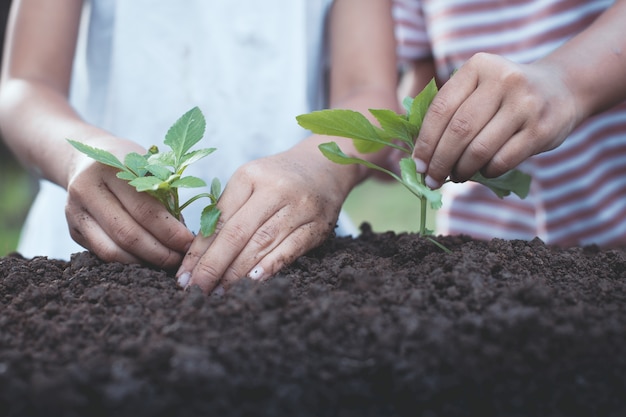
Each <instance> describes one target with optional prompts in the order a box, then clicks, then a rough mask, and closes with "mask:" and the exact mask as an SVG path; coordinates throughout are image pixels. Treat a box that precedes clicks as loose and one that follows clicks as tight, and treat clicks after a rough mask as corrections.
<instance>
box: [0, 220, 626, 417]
mask: <svg viewBox="0 0 626 417" xmlns="http://www.w3.org/2000/svg"><path fill="white" fill-rule="evenodd" d="M363 232H364V233H363V235H362V236H360V237H359V238H357V239H349V238H333V239H330V240H329V241H328V242H326V243H325V244H324V245H323V246H321V247H320V248H318V249H316V250H314V251H312V252H310V253H309V254H307V255H306V256H303V257H301V258H299V259H298V260H297V261H296V262H295V263H294V264H293V265H291V266H290V267H288V268H286V269H285V270H284V271H283V272H282V273H280V274H279V275H278V276H276V277H274V278H273V279H271V280H269V281H267V282H265V283H255V282H252V281H250V280H247V279H244V280H241V281H240V282H239V283H238V284H236V285H235V286H234V287H233V288H232V289H231V290H230V291H228V292H227V293H226V294H225V295H224V296H222V297H216V296H208V297H207V296H204V295H203V294H201V293H200V291H199V290H198V289H197V288H192V289H191V290H189V291H182V290H179V289H178V288H177V286H176V283H175V279H174V278H173V277H172V276H171V274H170V275H168V274H166V273H165V272H162V271H155V270H151V269H148V268H143V267H140V266H127V265H121V264H117V263H110V264H104V263H102V262H100V261H98V260H97V259H96V258H94V257H93V256H91V255H90V254H89V253H87V252H85V253H79V254H76V255H74V256H73V258H72V260H71V262H62V261H55V260H48V259H46V258H34V259H30V260H29V259H23V258H22V257H20V256H19V255H17V254H15V255H11V256H7V257H5V258H1V259H0V300H1V301H0V302H1V305H0V309H1V311H0V415H2V416H34V415H41V416H85V415H95V416H143V415H151V416H174V415H176V416H187V415H205V416H210V415H212V416H254V415H269V416H424V417H427V416H428V417H434V416H480V417H488V416H506V417H516V416H534V417H549V416H585V417H592V416H603V417H609V416H615V417H617V416H624V415H626V400H624V397H623V395H624V392H625V390H626V255H625V253H624V252H623V251H621V250H605V251H601V250H599V249H597V248H594V247H588V248H572V249H566V250H565V249H557V248H552V247H548V246H546V245H544V244H543V243H542V242H541V241H539V240H535V241H532V242H523V241H503V240H493V241H490V242H477V241H472V240H470V239H467V238H462V237H458V238H452V237H447V238H441V239H440V241H441V242H442V243H444V244H445V245H446V246H448V247H449V248H450V249H452V250H453V252H452V253H450V254H446V253H443V252H442V251H441V250H440V249H438V248H437V247H435V246H434V245H433V244H432V243H430V242H428V241H426V240H423V239H421V238H418V237H417V236H415V235H412V234H399V235H396V234H393V233H386V234H374V233H371V231H370V230H369V229H368V227H367V225H364V226H363Z"/></svg>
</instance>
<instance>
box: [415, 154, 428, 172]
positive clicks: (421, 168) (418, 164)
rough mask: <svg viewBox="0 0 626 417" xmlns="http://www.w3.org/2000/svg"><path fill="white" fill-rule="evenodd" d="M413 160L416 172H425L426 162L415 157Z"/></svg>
mask: <svg viewBox="0 0 626 417" xmlns="http://www.w3.org/2000/svg"><path fill="white" fill-rule="evenodd" d="M413 161H414V162H415V170H416V171H417V172H419V173H420V174H424V173H426V162H424V161H422V160H421V159H417V158H413Z"/></svg>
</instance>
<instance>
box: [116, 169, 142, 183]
mask: <svg viewBox="0 0 626 417" xmlns="http://www.w3.org/2000/svg"><path fill="white" fill-rule="evenodd" d="M115 176H116V177H117V178H119V179H121V180H124V181H132V180H134V179H135V178H139V177H137V175H135V173H134V172H130V171H119V172H118V173H117V174H115Z"/></svg>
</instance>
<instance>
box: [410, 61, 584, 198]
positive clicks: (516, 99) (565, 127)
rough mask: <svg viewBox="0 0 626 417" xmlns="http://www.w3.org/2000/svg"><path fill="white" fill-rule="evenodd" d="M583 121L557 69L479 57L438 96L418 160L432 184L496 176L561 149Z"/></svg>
mask: <svg viewBox="0 0 626 417" xmlns="http://www.w3.org/2000/svg"><path fill="white" fill-rule="evenodd" d="M580 121H581V112H580V111H579V110H578V109H577V108H576V101H575V100H574V98H573V96H572V92H571V91H570V90H569V89H568V86H567V85H566V84H565V83H564V82H563V80H562V76H561V75H560V73H559V72H558V71H555V69H554V68H553V67H551V66H549V65H545V64H543V63H541V62H538V63H534V64H530V65H520V64H516V63H513V62H511V61H508V60H507V59H505V58H502V57H499V56H496V55H490V54H477V55H474V57H472V58H471V59H470V60H468V61H467V62H466V63H465V64H464V65H463V66H462V67H461V68H460V69H459V70H458V71H457V72H456V73H455V74H454V76H453V77H451V78H450V80H449V81H447V82H446V84H444V86H443V87H442V88H441V91H440V92H439V94H437V96H436V97H435V98H434V100H433V103H432V105H431V106H430V108H429V110H428V111H427V112H426V115H425V118H424V123H423V126H422V128H421V130H420V133H419V135H418V137H417V140H416V142H415V149H414V150H413V157H414V158H415V160H416V165H417V170H418V172H420V173H423V174H426V183H427V184H428V185H429V186H430V187H432V188H438V187H439V186H441V184H443V182H444V180H445V179H446V178H447V177H448V176H450V177H451V178H452V179H453V180H454V181H466V180H468V179H470V178H471V176H472V175H474V174H475V173H477V172H479V171H480V172H482V173H483V174H485V175H486V176H489V177H496V176H499V175H502V174H504V173H505V172H507V171H509V170H511V169H512V168H514V167H516V166H517V165H519V164H520V163H521V162H522V161H524V160H525V159H527V158H528V157H530V156H532V155H535V154H537V153H540V152H544V151H547V150H550V149H554V148H556V147H557V146H559V145H560V144H561V143H562V142H563V140H564V139H565V137H566V136H567V135H568V134H569V133H570V132H571V131H572V130H573V129H574V128H575V127H576V125H577V124H578V123H579V122H580Z"/></svg>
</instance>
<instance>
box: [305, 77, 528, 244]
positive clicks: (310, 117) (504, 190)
mask: <svg viewBox="0 0 626 417" xmlns="http://www.w3.org/2000/svg"><path fill="white" fill-rule="evenodd" d="M436 94H437V87H436V85H435V82H434V80H431V82H430V83H429V84H428V85H427V86H426V87H425V88H424V90H423V91H422V92H421V93H420V94H418V95H417V96H416V97H415V98H414V99H412V98H406V99H405V100H404V102H403V105H404V107H405V110H406V114H397V113H395V112H394V111H392V110H386V109H382V110H372V109H370V113H371V114H372V115H373V116H374V117H375V118H376V120H377V121H378V123H379V125H380V127H378V126H375V125H373V124H372V123H371V122H370V121H369V120H368V119H367V118H366V117H365V116H364V115H362V114H361V113H358V112H355V111H352V110H341V109H335V110H321V111H316V112H312V113H309V114H303V115H300V116H298V117H297V120H298V123H299V124H300V125H301V126H302V127H304V128H305V129H309V130H311V131H312V132H314V133H318V134H325V135H332V136H340V137H347V138H350V139H352V140H353V142H354V145H355V147H356V148H357V150H358V151H360V152H362V153H370V152H376V151H379V150H380V149H383V148H385V147H388V148H394V149H396V150H398V151H400V152H403V153H405V154H407V155H408V156H407V157H405V158H403V159H401V160H400V170H399V171H400V173H401V174H400V175H397V174H396V173H395V172H393V170H392V169H391V170H390V169H387V168H388V167H382V166H379V165H376V164H374V163H372V162H371V161H367V160H364V159H361V158H357V157H351V156H348V155H346V154H345V153H344V152H343V151H342V150H341V149H340V148H339V146H338V145H337V143H335V142H330V143H324V144H322V145H320V150H321V151H322V153H323V154H324V155H325V156H326V157H327V158H328V159H330V160H331V161H333V162H336V163H338V164H344V165H350V164H360V165H364V166H366V167H368V168H371V169H373V170H377V171H381V172H383V173H385V174H388V175H389V176H391V177H393V178H394V179H396V180H397V181H398V182H399V183H401V184H403V185H404V186H405V187H406V188H407V189H408V190H409V191H411V192H412V193H413V194H414V195H415V196H417V197H418V198H419V199H420V202H421V205H420V208H421V213H420V227H419V231H420V234H422V235H428V234H430V233H431V231H429V230H426V210H427V205H430V207H431V208H433V209H438V208H440V207H441V195H440V194H439V193H438V192H437V191H434V190H432V189H431V188H430V187H429V186H428V185H427V184H426V183H425V181H424V176H423V174H422V175H420V174H418V173H417V169H416V168H417V167H416V163H415V160H414V159H412V158H411V157H410V156H411V155H412V154H413V151H414V141H415V138H416V137H417V135H418V134H419V132H420V128H421V127H422V122H423V120H424V115H425V114H426V112H427V111H428V108H429V106H430V105H431V103H432V101H433V98H434V97H435V95H436ZM471 179H472V180H473V181H476V182H479V183H481V184H484V185H486V186H488V187H489V188H490V189H491V190H493V191H494V192H495V193H496V194H497V195H498V196H499V197H504V196H506V195H509V194H510V193H511V192H513V193H515V194H517V195H518V196H520V197H521V198H524V197H526V195H527V194H528V190H529V186H530V177H529V176H528V175H526V174H523V173H522V172H519V171H509V172H507V173H506V174H504V175H502V176H500V177H498V178H493V179H489V178H485V177H484V176H482V175H481V174H475V175H474V176H473V177H472V178H471ZM431 240H432V239H431ZM432 241H433V243H435V244H437V245H439V244H438V243H437V242H435V241H434V240H432ZM442 248H443V247H442ZM443 249H445V248H443Z"/></svg>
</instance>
